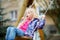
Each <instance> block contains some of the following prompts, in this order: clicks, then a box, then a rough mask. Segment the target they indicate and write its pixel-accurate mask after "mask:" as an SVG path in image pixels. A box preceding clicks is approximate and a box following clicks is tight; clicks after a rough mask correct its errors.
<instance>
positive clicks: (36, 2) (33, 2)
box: [30, 0, 54, 15]
mask: <svg viewBox="0 0 60 40" xmlns="http://www.w3.org/2000/svg"><path fill="white" fill-rule="evenodd" d="M53 1H54V0H53ZM35 3H37V2H36V0H34V2H33V3H32V5H34V4H35ZM51 4H52V1H50V4H49V5H48V7H47V9H46V11H45V12H44V15H46V13H47V11H48V9H49V7H50V6H51ZM32 5H30V8H31V7H32Z"/></svg>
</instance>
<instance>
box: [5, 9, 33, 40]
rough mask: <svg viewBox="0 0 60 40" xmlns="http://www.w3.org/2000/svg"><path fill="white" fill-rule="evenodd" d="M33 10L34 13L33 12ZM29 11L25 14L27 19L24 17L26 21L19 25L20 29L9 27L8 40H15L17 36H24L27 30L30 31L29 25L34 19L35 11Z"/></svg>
mask: <svg viewBox="0 0 60 40" xmlns="http://www.w3.org/2000/svg"><path fill="white" fill-rule="evenodd" d="M31 10H32V11H31ZM31 10H30V9H27V10H26V12H25V14H26V17H24V20H23V21H22V22H21V23H19V25H18V27H17V28H15V27H8V28H7V33H6V40H14V39H15V36H16V35H18V36H24V35H25V32H26V30H27V29H28V25H29V24H30V22H31V21H32V20H33V18H34V11H33V9H31Z"/></svg>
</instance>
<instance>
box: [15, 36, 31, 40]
mask: <svg viewBox="0 0 60 40" xmlns="http://www.w3.org/2000/svg"><path fill="white" fill-rule="evenodd" d="M15 40H32V38H31V37H27V36H22V37H20V36H17V37H16V38H15Z"/></svg>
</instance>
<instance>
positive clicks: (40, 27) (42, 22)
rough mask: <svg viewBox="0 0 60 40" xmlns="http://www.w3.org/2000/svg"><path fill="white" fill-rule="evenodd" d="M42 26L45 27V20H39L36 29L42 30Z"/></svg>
mask: <svg viewBox="0 0 60 40" xmlns="http://www.w3.org/2000/svg"><path fill="white" fill-rule="evenodd" d="M44 25H45V20H40V21H39V24H38V28H39V29H43V27H44Z"/></svg>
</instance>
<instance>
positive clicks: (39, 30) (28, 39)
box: [15, 3, 48, 40]
mask: <svg viewBox="0 0 60 40" xmlns="http://www.w3.org/2000/svg"><path fill="white" fill-rule="evenodd" d="M33 4H34V3H33ZM33 4H32V5H33ZM47 10H48V8H47ZM47 10H46V12H47ZM46 12H45V14H46ZM19 21H20V20H19ZM16 24H18V23H16ZM38 32H39V34H41V35H40V36H39V37H40V38H41V40H44V33H43V31H42V30H41V29H38ZM15 40H32V38H30V37H27V36H23V37H16V38H15Z"/></svg>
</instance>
